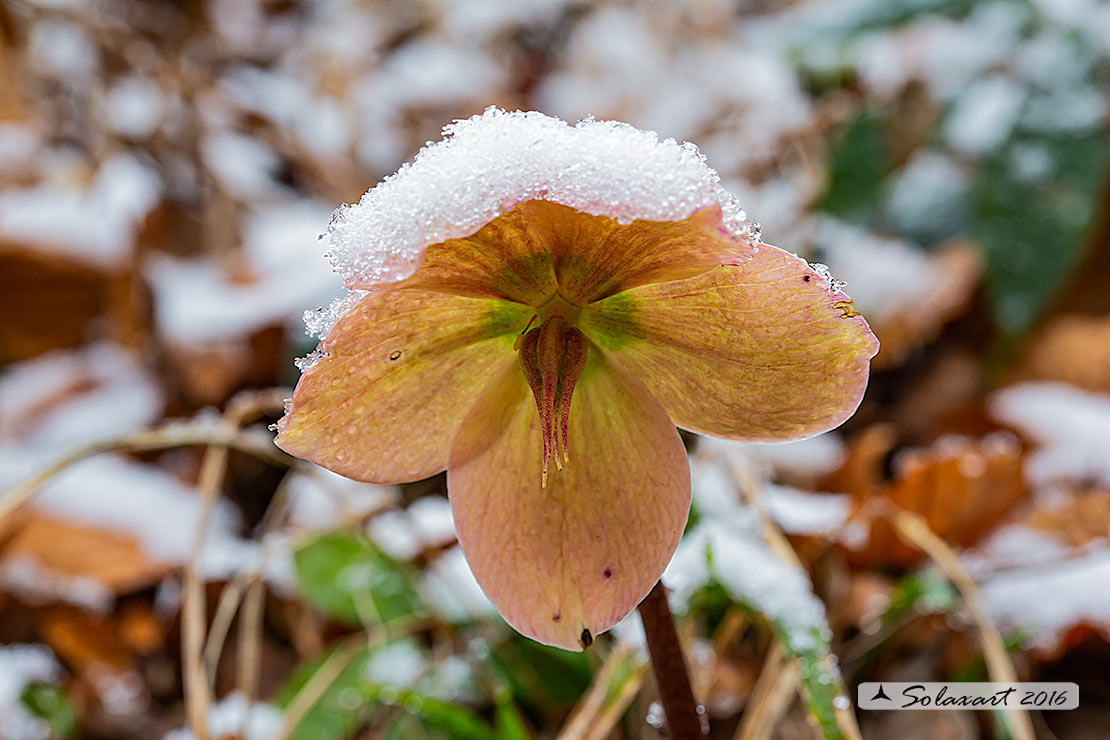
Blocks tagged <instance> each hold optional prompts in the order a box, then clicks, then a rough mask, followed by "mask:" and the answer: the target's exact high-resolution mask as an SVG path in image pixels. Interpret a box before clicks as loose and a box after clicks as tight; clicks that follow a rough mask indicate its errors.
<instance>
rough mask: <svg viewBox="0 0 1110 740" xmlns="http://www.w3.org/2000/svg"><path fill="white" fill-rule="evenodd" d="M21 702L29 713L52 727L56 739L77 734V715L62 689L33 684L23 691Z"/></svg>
mask: <svg viewBox="0 0 1110 740" xmlns="http://www.w3.org/2000/svg"><path fill="white" fill-rule="evenodd" d="M19 700H20V702H21V703H22V704H23V706H24V707H25V708H26V709H27V711H28V712H30V713H31V714H33V715H35V716H36V717H38V718H39V719H42V720H45V721H46V723H47V724H48V725H50V734H51V736H52V737H54V738H59V739H60V740H65V738H70V737H73V736H74V734H76V732H77V713H76V712H75V711H74V709H73V705H72V704H71V703H70V701H69V698H68V697H66V695H65V694H64V693H63V692H62V690H61V689H60V688H58V687H57V686H54V685H53V684H48V683H32V684H28V685H27V686H26V687H25V688H24V689H23V694H22V695H21V696H20V697H19Z"/></svg>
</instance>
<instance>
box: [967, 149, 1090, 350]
mask: <svg viewBox="0 0 1110 740" xmlns="http://www.w3.org/2000/svg"><path fill="white" fill-rule="evenodd" d="M1030 153H1035V154H1036V155H1038V156H1040V157H1041V158H1042V159H1043V160H1044V161H1045V162H1046V163H1047V166H1048V167H1049V168H1050V171H1049V172H1046V173H1045V174H1044V175H1043V176H1039V177H1034V176H1030V175H1028V174H1023V172H1022V171H1021V169H1022V165H1021V162H1022V161H1023V157H1028V156H1030ZM1108 161H1110V143H1108V142H1107V140H1106V137H1105V135H1104V134H1103V133H1102V132H1101V131H1099V130H1095V131H1090V132H1087V133H1075V134H1070V135H1056V136H1049V135H1040V134H1038V135H1034V134H1029V133H1026V134H1024V135H1019V136H1016V137H1015V138H1014V139H1012V140H1011V141H1010V142H1009V143H1008V145H1007V146H1005V147H1002V148H1001V149H1000V150H999V151H998V152H996V153H995V154H994V155H992V156H991V157H990V158H989V159H987V160H986V161H985V162H984V163H983V166H982V168H981V171H980V174H979V178H978V181H977V182H976V184H975V187H974V191H973V199H974V212H973V223H972V232H973V234H974V236H975V238H976V240H977V241H978V243H979V244H980V245H981V246H982V248H983V252H984V255H985V256H986V263H987V292H988V296H989V298H990V301H991V306H992V308H993V311H994V315H995V319H996V321H997V322H998V325H999V327H1000V328H1001V329H1002V331H1003V332H1004V333H1005V334H1007V335H1009V336H1017V335H1020V334H1021V333H1023V332H1025V331H1026V330H1027V329H1028V328H1029V327H1030V326H1031V325H1032V324H1033V322H1034V321H1035V320H1036V319H1037V317H1038V315H1039V314H1040V312H1041V310H1042V309H1043V308H1044V306H1045V305H1046V304H1047V303H1048V301H1050V300H1051V299H1052V298H1054V297H1055V296H1056V295H1057V294H1058V293H1059V291H1060V289H1061V288H1062V287H1063V285H1064V283H1065V282H1066V281H1067V279H1068V278H1069V277H1071V275H1072V274H1073V273H1074V271H1075V268H1076V267H1077V266H1078V264H1079V262H1080V259H1081V257H1082V256H1083V253H1084V247H1085V246H1086V244H1087V238H1088V233H1089V230H1090V228H1091V225H1092V221H1093V217H1094V214H1095V212H1096V205H1097V204H1096V201H1095V199H1096V197H1097V196H1098V194H1099V186H1100V184H1101V183H1102V182H1103V179H1104V178H1105V176H1106V171H1107V162H1108Z"/></svg>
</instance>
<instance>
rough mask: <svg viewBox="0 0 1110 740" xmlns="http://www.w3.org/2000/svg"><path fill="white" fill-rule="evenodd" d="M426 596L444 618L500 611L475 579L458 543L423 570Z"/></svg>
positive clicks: (475, 616) (455, 619)
mask: <svg viewBox="0 0 1110 740" xmlns="http://www.w3.org/2000/svg"><path fill="white" fill-rule="evenodd" d="M422 591H423V595H424V599H425V601H426V602H427V603H428V605H429V606H430V607H431V608H432V609H434V610H435V611H436V612H437V613H438V614H439V615H440V616H442V617H443V618H444V619H446V620H448V621H452V622H464V621H468V620H471V619H484V618H489V617H492V616H494V615H496V614H497V610H496V609H494V608H493V604H491V603H490V601H489V599H487V598H486V595H485V594H484V593H482V588H481V586H479V585H478V581H477V580H475V578H474V573H473V572H471V570H470V566H469V565H468V564H467V562H466V558H465V557H464V556H463V553H462V549H461V548H460V547H459V546H458V545H455V546H454V547H451V548H450V549H448V550H447V551H445V552H444V553H443V554H442V555H440V556H439V557H437V558H436V559H435V560H433V561H432V562H431V563H430V564H429V565H428V567H427V568H426V569H425V570H424V582H423V589H422Z"/></svg>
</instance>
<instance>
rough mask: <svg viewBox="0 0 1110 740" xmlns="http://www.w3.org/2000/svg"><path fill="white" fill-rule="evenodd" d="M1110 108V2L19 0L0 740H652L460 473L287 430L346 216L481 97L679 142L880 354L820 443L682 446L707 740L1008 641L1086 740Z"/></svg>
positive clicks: (1043, 733)
mask: <svg viewBox="0 0 1110 740" xmlns="http://www.w3.org/2000/svg"><path fill="white" fill-rule="evenodd" d="M1108 92H1110V3H1106V2H1104V1H1102V0H990V1H986V2H974V1H973V0H839V1H836V2H833V1H832V0H811V1H809V2H790V1H788V0H739V1H733V2H729V1H727V0H680V1H675V2H666V1H664V0H656V1H655V2H642V3H634V2H626V3H605V2H600V1H597V2H594V1H591V0H551V1H548V2H544V1H543V0H468V1H466V2H462V1H458V0H411V1H409V2H406V1H403V0H326V1H323V0H322V1H320V2H308V1H307V0H207V1H205V0H184V1H182V2H163V1H153V0H87V1H85V0H38V1H32V0H0V738H2V739H3V740H43V739H45V738H80V739H89V740H92V739H100V738H105V739H107V738H113V739H117V738H120V739H125V740H130V739H132V738H133V739H135V740H140V739H141V740H148V739H150V738H154V739H155V740H157V739H159V738H166V739H167V740H186V739H187V738H192V737H195V736H196V735H194V734H190V732H189V731H188V730H185V729H182V728H184V727H186V726H187V724H188V722H189V717H190V714H191V716H192V720H193V727H194V729H197V730H201V729H202V728H203V730H204V731H203V732H198V733H197V734H202V735H203V734H205V733H207V735H208V736H209V737H212V738H222V739H226V738H245V739H248V740H275V739H277V738H282V739H285V738H296V739H297V740H301V739H304V740H308V739H310V738H311V739H314V740H339V739H341V738H389V739H390V740H393V739H395V738H418V739H423V738H433V739H438V738H454V737H462V738H474V739H476V740H502V739H503V738H509V739H511V740H517V739H522V738H554V737H559V738H593V739H595V740H601V739H602V738H647V739H650V738H659V737H663V732H664V730H663V729H662V724H661V712H660V708H659V705H658V702H657V701H656V698H657V695H656V693H655V689H654V686H653V682H652V678H651V676H650V671H649V670H647V666H646V662H645V659H644V654H643V650H642V634H641V633H640V632H639V631H638V629H637V624H636V620H635V618H634V617H633V618H631V619H630V620H626V622H625V623H623V624H622V625H621V626H620V628H619V629H617V630H615V633H614V634H612V635H608V636H606V637H604V638H603V639H600V640H599V641H598V642H597V644H595V646H594V647H593V648H591V649H590V650H589V651H588V652H587V653H585V654H571V653H564V652H561V651H558V650H552V649H546V648H542V647H540V646H538V645H537V644H536V643H533V642H530V641H528V640H526V639H524V638H522V637H520V636H518V635H516V634H515V633H513V632H512V630H510V629H509V628H507V627H506V626H505V625H504V623H502V622H501V621H500V620H499V619H498V618H497V616H496V615H495V614H494V613H493V612H492V609H491V607H490V606H489V604H488V602H486V600H485V598H484V597H483V596H482V594H481V592H480V590H479V589H478V588H477V586H476V584H475V583H474V581H473V578H472V576H471V575H470V573H469V571H468V570H467V567H466V564H465V562H464V560H463V559H462V557H461V553H460V551H459V550H458V547H457V545H456V544H455V539H454V531H453V526H452V522H451V516H450V510H449V507H448V505H447V501H446V498H445V497H444V491H445V487H444V482H443V480H442V478H437V479H432V480H429V481H424V482H421V483H416V484H411V485H406V486H403V487H385V486H371V485H366V484H356V483H353V482H350V481H347V480H345V479H342V478H339V477H338V476H335V475H333V474H331V473H329V472H327V471H324V470H322V469H319V468H315V467H313V466H311V465H309V464H307V463H303V462H301V461H294V460H291V459H289V458H287V457H285V456H284V455H281V454H279V453H278V452H277V451H276V450H275V449H274V448H273V447H272V445H271V444H270V438H271V437H272V433H271V432H268V431H267V430H266V426H267V424H269V423H272V422H273V421H275V420H276V418H277V416H278V414H279V413H280V409H281V403H280V401H281V398H282V397H284V396H285V395H288V387H290V386H291V384H292V383H293V382H295V380H296V377H297V369H296V367H295V365H294V358H297V357H300V356H304V355H305V354H307V353H308V352H309V351H310V350H311V349H312V347H313V341H312V340H311V339H310V338H309V337H308V336H307V335H306V334H305V332H304V329H303V323H302V312H303V311H304V310H305V309H311V308H315V307H316V306H324V305H327V304H328V303H329V302H330V301H331V299H332V298H333V297H334V296H335V295H337V293H338V292H339V281H338V279H337V278H336V277H335V276H334V275H333V274H332V273H331V272H330V270H329V268H328V265H327V263H326V261H325V260H324V259H323V258H322V256H321V254H320V253H321V249H320V248H319V246H318V244H317V241H316V240H317V237H318V235H319V234H320V233H321V232H322V231H323V230H324V229H325V228H326V225H327V223H328V219H329V216H330V213H331V211H332V209H333V208H335V207H336V206H337V205H338V204H339V203H342V202H351V201H355V200H357V199H358V198H359V197H360V195H361V194H362V193H363V192H364V191H365V190H366V189H367V188H368V187H370V186H371V185H373V184H374V183H375V182H377V181H378V180H380V179H381V178H383V177H384V176H386V175H388V174H389V173H391V172H393V171H394V170H395V169H396V168H397V167H398V166H399V165H400V164H401V163H402V162H404V161H406V160H407V159H409V158H411V157H412V155H413V154H414V153H415V151H416V150H417V149H418V148H419V147H420V146H421V145H422V144H423V143H424V142H425V141H426V140H430V139H438V138H439V131H440V127H441V126H442V125H443V124H444V123H447V122H449V121H450V120H452V119H455V118H459V117H466V116H469V115H472V114H475V113H478V112H481V111H482V110H483V109H484V108H485V107H487V106H488V105H498V106H502V107H506V108H523V109H536V110H541V111H544V112H545V113H548V114H552V115H558V116H561V117H563V118H565V119H567V120H572V121H573V120H576V119H578V118H580V117H583V116H587V115H592V116H595V117H597V118H616V119H621V120H625V121H628V122H631V123H633V124H635V125H636V126H639V127H642V128H648V129H653V130H655V131H658V132H659V133H660V134H661V135H663V136H668V137H675V138H677V139H680V140H682V139H686V140H690V141H693V142H695V143H696V144H697V145H698V146H699V147H700V148H701V150H702V151H703V152H704V153H705V155H706V156H707V157H708V160H709V163H710V165H711V166H713V167H715V168H716V169H717V170H718V171H719V172H720V174H721V176H722V178H723V180H724V182H725V184H726V185H727V187H728V188H729V189H730V190H732V191H733V192H734V193H736V194H737V195H738V196H739V198H740V201H741V203H742V204H743V205H744V207H745V208H746V209H747V211H748V213H749V214H751V215H752V216H753V217H755V218H758V219H760V220H761V221H762V223H763V238H764V240H765V241H767V242H768V243H771V244H775V245H778V246H781V247H783V248H785V249H788V250H790V251H794V252H797V253H798V254H800V255H802V256H804V257H806V258H808V259H810V260H811V261H815V262H821V263H825V264H827V265H828V266H829V267H830V269H831V271H832V274H833V275H834V276H836V278H838V279H840V280H844V281H845V282H846V283H847V288H846V291H847V292H848V293H849V294H850V295H851V296H852V297H853V298H854V300H855V303H856V305H857V307H858V308H859V309H860V310H861V311H862V312H863V314H864V315H865V316H866V317H867V319H868V320H869V321H870V322H871V326H872V327H873V329H874V330H875V333H876V334H877V335H878V336H879V338H880V340H881V342H882V350H881V351H880V353H879V355H878V356H877V357H876V358H875V362H874V373H873V377H872V382H871V386H870V388H869V389H868V392H867V396H866V398H865V399H864V402H863V405H862V406H861V408H860V410H859V412H858V413H857V414H856V416H855V417H854V418H853V419H852V420H850V421H849V422H848V423H847V424H845V425H844V427H842V428H841V429H840V430H837V431H836V432H833V433H829V434H826V435H823V436H821V437H818V438H815V439H813V440H809V441H806V442H802V443H795V444H789V445H779V446H772V447H764V446H751V445H738V444H731V443H730V444H725V443H721V442H717V441H713V440H705V439H696V438H694V437H693V436H690V437H689V438H688V439H687V441H688V444H689V447H690V450H691V460H692V470H693V474H694V489H695V504H694V509H693V512H692V518H691V525H690V528H689V530H688V532H687V536H686V538H685V540H684V542H683V545H682V546H681V547H680V549H679V552H678V553H677V554H676V557H675V561H674V562H673V563H672V565H671V567H670V568H669V569H668V572H667V574H666V576H665V579H664V580H665V582H666V583H667V585H668V586H669V587H670V588H671V589H672V604H673V607H674V609H675V610H676V612H678V613H679V615H680V629H681V631H682V634H683V637H684V639H685V640H686V644H687V648H688V653H689V658H690V662H691V673H692V676H693V682H694V685H695V691H696V692H697V695H698V697H699V700H700V701H701V702H702V703H703V704H704V706H705V717H706V719H707V721H708V723H709V726H710V730H711V736H712V737H714V738H729V737H736V738H757V737H777V738H811V737H815V736H821V735H822V734H823V735H824V736H826V737H836V736H837V732H842V731H843V722H841V727H840V728H839V729H838V727H837V723H836V722H835V721H834V720H833V719H830V718H831V717H833V716H834V714H835V713H836V712H838V711H839V712H841V713H843V711H844V709H845V707H846V706H847V704H848V700H847V698H846V697H853V699H854V687H855V685H856V683H858V682H859V681H864V680H867V681H873V680H915V681H916V680H985V679H986V678H987V676H988V675H993V674H992V673H991V672H990V671H989V670H988V662H989V661H986V660H985V659H984V654H985V653H989V649H988V644H999V643H1000V644H1003V645H1004V648H1005V650H1004V655H1005V657H1006V660H1004V661H1003V663H1008V664H1009V665H1012V666H1013V670H1014V671H1016V675H1017V676H1018V677H1020V678H1022V679H1023V680H1042V681H1050V680H1056V681H1075V682H1077V683H1079V684H1080V687H1081V693H1080V697H1081V699H1080V701H1081V706H1080V709H1079V710H1076V711H1073V712H1046V713H1043V714H1040V713H1034V714H1033V715H1032V716H1031V717H1030V722H1031V723H1032V726H1033V728H1034V731H1035V733H1036V735H1037V736H1038V737H1042V738H1060V740H1070V739H1072V738H1080V739H1083V738H1105V737H1106V736H1107V732H1108V730H1107V728H1108V727H1110V646H1108V644H1107V637H1108V635H1110V544H1108V541H1107V538H1108V536H1110V290H1108V289H1107V284H1108V281H1110V230H1108V220H1107V214H1108V213H1110V193H1108V190H1107V188H1106V185H1107V163H1108V161H1110V156H1108V154H1110V140H1108V138H1107V123H1108V110H1110V106H1108V100H1110V96H1108ZM275 387H276V388H279V390H277V391H270V392H267V391H266V389H271V388H275ZM283 387H284V388H285V390H284V391H283V390H280V389H281V388H283ZM144 430H150V431H144ZM100 440H113V441H112V442H110V443H106V444H104V445H102V446H101V447H99V448H96V449H90V448H87V447H86V448H84V449H83V450H82V451H81V452H80V453H79V454H77V455H74V456H73V457H72V459H71V460H70V462H73V463H74V464H73V465H71V466H69V467H66V468H64V469H61V468H58V469H55V470H51V469H50V467H49V466H50V465H52V464H53V463H55V462H56V461H58V460H59V459H62V458H63V456H64V455H66V454H67V453H69V452H70V451H72V450H74V449H75V448H78V449H79V448H80V446H81V445H87V444H89V443H92V442H94V441H100ZM206 442H209V443H213V444H212V445H209V446H207V447H206V446H205V443H206ZM224 445H230V447H231V450H230V452H224V451H225V450H227V449H228V448H227V447H224ZM93 452H96V453H98V454H91V453H93ZM79 458H80V459H79ZM54 473H56V474H54ZM40 474H41V475H40ZM36 475H40V478H39V479H38V480H37V481H34V482H35V483H36V485H33V486H28V485H25V483H26V482H27V481H33V477H34V476H36ZM40 484H41V485H40ZM892 512H893V513H892ZM906 512H908V513H909V515H908V516H901V514H903V513H906ZM198 532H199V533H203V535H204V536H203V541H200V542H199V544H198V538H197V534H198ZM923 532H924V533H925V534H923ZM928 532H932V533H935V534H936V535H937V536H938V538H930V537H929V536H927V534H928ZM707 549H708V550H709V551H710V552H711V553H713V558H712V561H711V564H709V565H707V564H706V558H705V553H706V551H707ZM714 564H715V565H714ZM953 579H955V583H956V584H957V585H958V586H959V588H956V587H955V586H953ZM969 594H971V599H970V601H969V599H968V595H969ZM190 612H191V613H192V614H193V616H192V617H191V618H190V617H188V616H186V618H185V619H184V620H183V618H182V614H183V613H185V614H186V615H188V614H189V613H190ZM183 636H184V638H185V639H184V645H185V647H184V648H183V647H182V645H183ZM992 640H993V642H992ZM995 667H997V664H996V665H995ZM190 676H191V678H187V677H190ZM190 682H191V687H192V688H190V690H189V692H188V694H189V701H188V702H186V700H185V695H186V688H185V685H186V683H190ZM859 721H860V724H861V726H862V731H863V736H864V737H866V738H898V740H911V739H913V738H953V739H960V738H980V737H982V738H1007V737H1014V736H1015V734H1014V732H1015V731H1014V729H1013V726H1011V725H1007V724H1006V722H1005V721H1003V719H1002V718H1001V717H999V716H997V715H995V714H991V713H987V712H977V713H971V712H960V711H952V712H920V713H918V712H897V713H895V712H891V713H878V712H870V713H868V712H861V713H860V719H859ZM1018 732H1019V734H1018V735H1017V736H1018V737H1020V730H1019V731H1018Z"/></svg>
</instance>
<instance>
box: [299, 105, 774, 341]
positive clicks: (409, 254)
mask: <svg viewBox="0 0 1110 740" xmlns="http://www.w3.org/2000/svg"><path fill="white" fill-rule="evenodd" d="M443 132H444V137H445V138H444V139H443V140H441V141H438V142H435V143H431V142H429V143H428V144H427V145H426V146H425V147H424V148H423V149H421V150H420V152H419V153H418V154H417V155H416V158H415V159H414V160H413V161H412V162H411V163H408V164H405V165H403V166H402V167H401V169H400V170H398V171H397V172H396V173H395V174H393V175H391V176H389V177H387V178H386V179H385V180H384V181H382V182H381V183H380V184H378V185H377V186H376V187H374V188H372V189H371V190H369V191H368V192H367V193H366V194H365V195H364V196H363V197H362V200H361V201H359V203H358V204H357V205H344V206H341V207H340V208H339V209H338V210H337V211H336V212H335V215H334V216H333V217H332V221H331V225H330V226H329V228H328V231H327V233H326V234H325V235H324V239H325V242H326V245H327V250H328V252H327V254H328V259H330V260H331V263H332V267H333V268H334V269H335V271H336V272H337V273H339V275H340V276H341V277H342V278H343V282H344V284H345V285H346V286H347V287H348V288H352V289H359V288H366V287H368V286H370V285H373V284H375V283H380V282H393V281H398V280H403V279H405V278H407V277H409V276H410V275H412V274H413V273H414V272H416V270H417V269H418V268H419V267H420V264H421V261H422V260H423V256H424V252H425V250H426V248H427V246H428V245H429V244H433V243H436V242H442V241H445V240H447V239H453V238H458V237H462V236H467V235H469V234H472V233H474V232H475V231H477V230H478V229H479V228H481V227H482V226H483V225H484V224H486V223H488V222H489V221H491V220H493V219H494V218H496V217H497V216H499V215H500V214H502V213H504V212H505V211H507V210H509V209H511V208H512V207H513V206H515V205H517V204H518V203H521V202H524V201H527V200H532V199H543V200H547V201H551V202H553V203H559V204H561V205H565V206H569V207H571V208H574V209H576V210H578V211H582V212H583V213H588V214H591V215H594V216H607V217H609V218H613V219H616V220H617V221H619V222H620V223H630V222H632V221H635V220H637V219H644V220H650V221H681V220H683V219H685V218H687V217H689V216H690V215H691V214H693V213H694V212H695V211H698V210H700V209H704V208H709V207H713V206H717V207H720V209H721V212H722V222H723V225H724V227H725V228H726V229H728V231H730V232H731V233H732V234H733V235H734V236H735V237H736V238H737V239H740V240H744V241H746V242H751V241H752V237H751V236H750V235H749V232H751V233H757V232H758V225H757V224H755V223H753V222H749V221H748V219H747V216H746V214H745V213H744V211H743V209H741V208H740V205H739V204H738V203H737V202H736V199H735V198H734V197H733V196H732V195H731V194H730V193H728V192H727V191H725V190H724V189H723V188H722V187H721V185H720V178H719V176H718V175H717V173H716V171H714V170H713V169H712V168H710V167H709V166H708V165H707V164H706V163H705V158H704V157H703V156H702V154H701V152H699V151H698V149H697V147H696V146H694V145H693V144H690V143H681V144H680V143H678V142H676V141H675V140H674V139H663V140H660V139H659V137H658V136H657V135H656V134H655V133H654V132H651V131H641V130H640V129H637V128H635V127H633V126H630V125H628V124H626V123H620V122H617V121H595V120H593V119H591V118H587V119H584V120H582V121H579V122H578V123H577V124H576V125H574V126H571V125H569V124H567V123H566V122H564V121H562V120H560V119H558V118H553V117H551V116H546V115H544V114H542V113H537V112H535V111H530V112H521V111H514V112H506V111H503V110H500V109H498V108H494V107H490V108H488V109H486V111H485V112H484V113H482V114H481V115H476V116H473V117H471V118H469V119H466V120H461V121H456V122H455V123H453V124H451V125H448V126H445V127H444V130H443ZM510 152H511V153H514V156H508V153H510ZM348 306H349V301H341V303H340V304H337V306H336V307H333V309H332V311H330V312H327V313H326V314H323V315H321V316H318V317H315V318H312V319H310V320H309V328H310V330H311V331H313V333H316V334H319V335H321V336H322V335H323V334H326V333H327V331H328V329H330V328H331V324H332V323H333V322H334V319H335V318H337V315H338V314H339V313H342V309H343V308H346V307H348ZM337 309H338V310H337Z"/></svg>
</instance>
